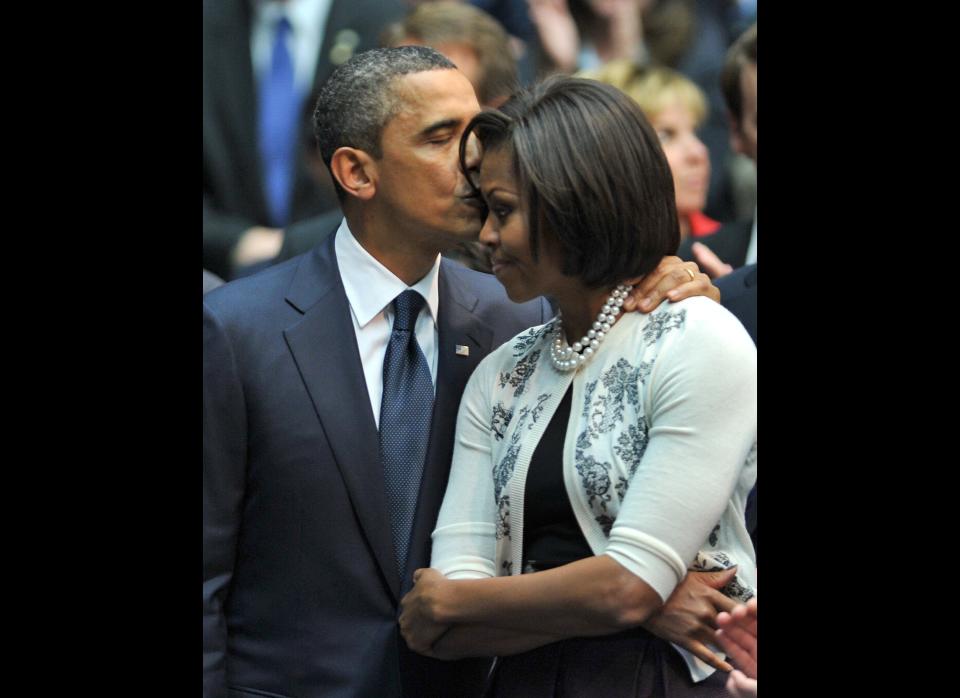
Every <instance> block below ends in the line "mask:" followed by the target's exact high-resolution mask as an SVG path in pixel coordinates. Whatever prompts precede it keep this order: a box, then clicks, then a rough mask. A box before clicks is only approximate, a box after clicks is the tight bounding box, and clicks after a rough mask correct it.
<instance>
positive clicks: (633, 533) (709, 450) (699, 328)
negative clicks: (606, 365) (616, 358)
mask: <svg viewBox="0 0 960 698" xmlns="http://www.w3.org/2000/svg"><path fill="white" fill-rule="evenodd" d="M700 305H701V306H703V304H700ZM711 305H712V304H711ZM695 310H697V311H705V312H695V313H694V312H691V313H689V314H688V316H687V320H688V322H687V323H686V324H685V326H684V327H683V328H682V329H681V330H680V331H679V332H676V333H670V334H669V335H668V336H667V337H665V340H664V344H663V347H662V348H661V350H660V351H659V352H658V355H657V357H656V359H655V362H654V365H653V368H652V371H651V373H650V376H649V379H648V380H647V382H646V386H645V391H646V393H645V395H644V396H643V399H644V403H645V406H646V415H647V420H648V425H647V426H648V429H649V436H648V442H647V447H646V450H645V451H644V454H643V457H642V459H641V461H640V464H639V466H638V467H637V470H636V472H635V474H634V475H633V477H632V478H631V479H630V483H629V489H628V491H627V493H626V496H625V498H624V500H623V503H622V506H621V508H620V512H619V514H618V515H617V518H616V522H615V523H614V525H613V527H612V529H611V531H610V538H609V543H608V546H607V548H606V549H605V551H604V552H605V553H606V554H608V555H610V556H611V557H612V558H613V559H615V560H616V561H617V562H619V563H620V564H622V565H623V566H624V567H626V568H627V569H629V570H630V571H631V572H633V573H634V574H636V575H637V576H639V577H640V578H641V579H643V580H644V581H645V582H647V583H648V584H650V585H651V586H652V587H653V588H654V589H655V590H656V591H657V593H658V594H659V595H660V596H661V597H662V598H663V599H664V600H666V599H667V597H669V595H670V593H671V592H672V591H673V589H674V587H675V586H676V585H677V584H678V583H679V582H680V581H681V580H682V579H683V576H684V575H685V574H686V571H687V565H688V564H689V563H690V562H691V561H692V560H693V559H694V557H695V556H696V554H697V551H698V550H699V549H700V548H701V547H702V546H703V545H704V544H705V542H706V541H707V538H708V536H710V535H711V532H712V531H713V530H714V527H715V526H717V524H718V522H719V523H721V525H722V524H723V523H724V520H723V519H722V517H723V516H724V514H725V512H726V515H727V518H726V520H728V521H729V520H732V519H731V515H732V509H731V510H728V507H731V506H732V505H731V497H732V495H733V493H734V490H735V488H736V487H737V484H738V480H739V479H740V477H741V474H742V472H743V469H744V463H745V461H746V460H747V457H748V454H750V452H751V448H752V447H753V446H754V444H755V442H756V438H757V351H756V347H755V346H754V345H753V342H752V341H751V340H750V337H749V335H748V334H747V333H746V331H745V330H744V329H743V327H742V326H741V325H740V324H739V323H738V322H737V321H736V319H735V318H734V317H733V316H732V315H730V314H729V313H727V312H726V311H724V310H723V309H722V308H719V307H710V306H703V307H700V308H695Z"/></svg>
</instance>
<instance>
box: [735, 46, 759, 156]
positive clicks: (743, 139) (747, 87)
mask: <svg viewBox="0 0 960 698" xmlns="http://www.w3.org/2000/svg"><path fill="white" fill-rule="evenodd" d="M740 97H741V106H742V111H743V115H742V116H741V118H740V123H739V124H737V128H736V132H735V133H734V135H733V149H734V150H735V151H736V152H738V153H742V154H743V155H746V156H747V157H748V158H750V159H751V160H753V162H754V164H756V162H757V64H756V63H747V65H745V66H744V67H743V70H741V71H740Z"/></svg>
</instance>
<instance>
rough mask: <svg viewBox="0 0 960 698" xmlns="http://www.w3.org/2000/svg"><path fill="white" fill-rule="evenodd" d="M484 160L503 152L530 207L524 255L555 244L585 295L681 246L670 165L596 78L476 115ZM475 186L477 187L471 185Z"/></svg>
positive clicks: (557, 84)
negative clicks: (546, 240) (544, 243)
mask: <svg viewBox="0 0 960 698" xmlns="http://www.w3.org/2000/svg"><path fill="white" fill-rule="evenodd" d="M474 132H476V135H477V137H478V138H479V140H480V142H481V143H482V145H483V149H484V152H489V151H491V150H495V149H498V148H501V147H507V148H509V149H510V151H511V152H512V157H513V168H514V172H515V174H516V177H517V181H518V185H519V187H520V195H521V197H523V198H524V201H525V202H526V204H527V211H528V216H529V219H528V221H527V225H528V229H529V231H530V248H531V254H532V255H533V258H534V259H537V258H538V251H539V249H540V240H541V236H542V235H549V236H550V237H552V238H553V239H555V240H556V241H557V242H558V243H559V244H560V248H561V250H562V254H563V269H562V271H563V273H564V274H566V275H568V276H575V277H577V278H579V279H580V280H581V281H582V282H583V283H584V284H586V285H587V286H588V287H590V288H601V287H610V286H613V285H615V284H618V283H620V282H622V281H623V280H624V279H628V278H631V277H636V276H643V275H644V274H647V273H649V272H650V271H652V270H653V269H654V268H655V267H656V266H657V264H659V263H660V260H661V259H662V258H663V256H664V255H668V254H674V253H675V252H676V250H677V246H678V245H679V244H680V226H679V223H678V221H677V207H676V202H675V195H674V189H673V176H672V175H671V174H670V166H669V164H668V163H667V159H666V156H665V155H664V153H663V149H662V148H661V146H660V139H659V138H657V134H656V132H655V131H654V130H653V128H652V127H651V126H650V123H649V122H648V121H647V119H646V117H645V116H644V115H643V112H642V111H641V110H640V107H639V106H637V104H636V102H634V101H633V100H632V99H630V98H629V97H627V96H626V95H625V94H624V93H623V92H621V91H620V90H618V89H617V88H615V87H612V86H610V85H604V84H602V83H599V82H596V81H594V80H584V79H580V78H570V77H566V76H555V77H552V78H548V79H547V80H545V81H543V82H542V83H540V84H538V85H535V86H533V87H532V88H529V89H526V90H522V91H520V92H518V93H517V94H515V95H514V96H513V97H511V98H510V100H509V101H508V102H507V103H505V104H504V105H503V106H502V107H501V108H500V109H499V110H486V111H483V112H481V113H480V114H477V115H476V116H475V117H474V118H473V119H472V120H471V121H470V123H469V124H468V125H467V128H466V130H465V131H464V134H463V138H462V139H461V141H460V166H461V168H462V169H463V171H464V172H468V173H469V172H470V170H469V169H468V168H467V166H466V144H467V139H468V138H469V137H470V134H471V133H474ZM474 184H475V182H474Z"/></svg>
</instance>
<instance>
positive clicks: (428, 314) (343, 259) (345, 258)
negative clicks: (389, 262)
mask: <svg viewBox="0 0 960 698" xmlns="http://www.w3.org/2000/svg"><path fill="white" fill-rule="evenodd" d="M336 236H337V237H336V239H335V240H334V251H335V253H336V255H337V265H338V266H339V267H340V278H341V280H342V281H343V290H344V291H346V294H347V301H348V302H349V303H350V317H351V319H352V320H353V331H354V332H355V333H356V337H357V347H358V348H359V350H360V361H361V362H362V363H363V375H364V378H365V379H366V381H367V394H368V395H369V396H370V409H371V410H373V419H374V421H375V422H376V424H377V428H378V429H379V428H380V401H381V398H382V397H383V358H384V356H385V355H386V353H387V344H388V343H389V342H390V333H391V332H392V330H393V299H394V298H396V297H397V296H399V295H400V294H401V293H403V292H404V291H406V290H407V289H413V290H414V291H416V292H417V293H419V294H420V295H421V296H423V297H424V298H425V299H426V301H427V302H426V304H425V305H424V306H423V309H422V310H421V311H420V315H419V316H418V317H417V324H416V333H417V342H418V343H419V344H420V349H421V350H422V351H423V355H424V357H425V358H426V360H427V365H428V366H429V367H430V378H431V380H432V381H433V386H434V390H436V386H437V354H438V351H437V346H438V333H437V308H438V306H439V302H440V290H439V285H438V284H439V280H440V277H439V274H438V271H439V269H440V255H439V254H438V255H437V260H436V262H435V263H434V265H433V267H432V268H431V269H430V271H429V272H427V275H426V276H424V277H423V278H422V279H420V281H418V282H417V283H415V284H414V285H413V286H407V285H406V284H405V283H404V282H403V281H401V280H400V279H398V278H397V277H396V276H395V275H394V274H393V272H391V271H390V270H389V269H387V268H386V267H385V266H383V265H382V264H381V263H380V262H378V261H377V260H376V259H374V257H373V256H372V255H371V254H370V253H369V252H367V251H366V250H365V249H363V247H362V246H361V245H360V243H359V242H357V239H356V238H355V237H354V236H353V233H351V232H350V227H349V226H348V225H347V219H346V218H344V219H343V222H342V223H341V224H340V227H339V228H338V229H337V232H336ZM332 368H334V370H335V367H332Z"/></svg>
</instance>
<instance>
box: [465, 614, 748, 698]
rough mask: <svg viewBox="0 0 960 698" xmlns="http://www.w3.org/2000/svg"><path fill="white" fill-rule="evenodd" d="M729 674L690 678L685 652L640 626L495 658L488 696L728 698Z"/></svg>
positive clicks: (718, 672) (516, 697) (715, 673)
mask: <svg viewBox="0 0 960 698" xmlns="http://www.w3.org/2000/svg"><path fill="white" fill-rule="evenodd" d="M726 682H727V674H726V672H723V671H716V672H714V673H713V674H712V675H711V676H710V677H709V678H707V679H705V680H703V681H701V682H700V683H693V681H692V680H691V679H690V672H689V671H688V669H687V665H686V662H684V661H683V657H681V656H680V654H679V653H677V651H676V650H674V649H673V647H672V646H671V645H670V644H669V643H668V642H666V641H665V640H661V639H660V638H658V637H656V636H655V635H653V634H651V633H649V632H647V631H646V630H644V629H643V628H636V629H634V630H628V631H626V632H622V633H617V634H615V635H605V636H601V637H575V638H571V639H569V640H562V641H560V642H554V643H552V644H549V645H544V646H543V647H538V648H537V649H535V650H531V651H529V652H524V653H522V654H516V655H513V656H510V657H501V658H499V659H497V663H496V666H495V667H494V670H493V673H492V674H491V676H490V682H489V686H488V690H487V692H486V693H485V694H484V695H485V696H486V698H594V697H595V696H601V697H606V696H609V697H610V698H620V697H621V696H624V697H635V698H661V697H662V698H687V697H689V698H729V696H730V694H729V693H727V691H726V689H725V688H724V685H725V684H726Z"/></svg>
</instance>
